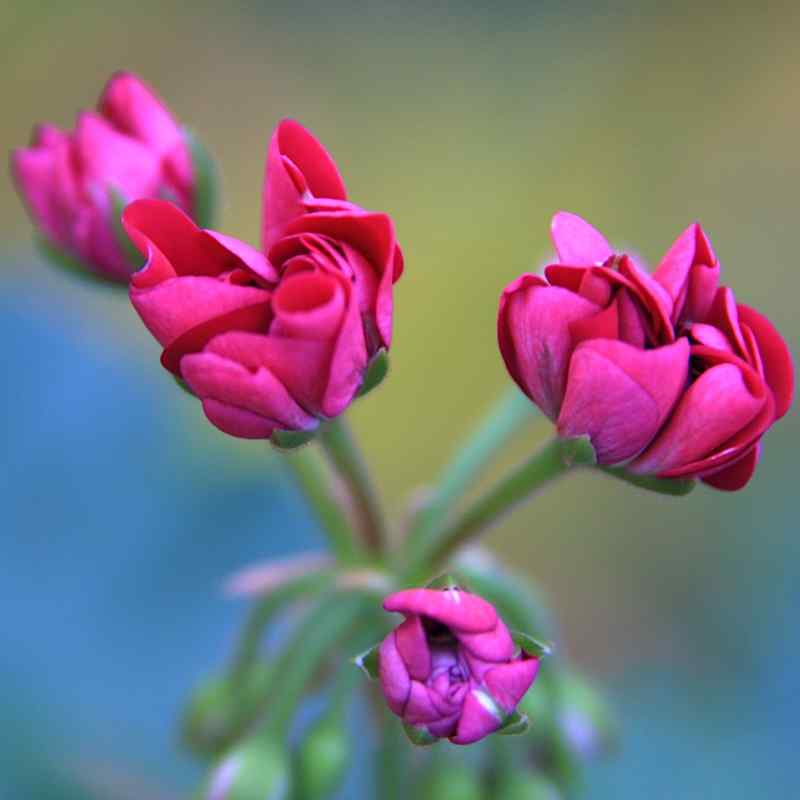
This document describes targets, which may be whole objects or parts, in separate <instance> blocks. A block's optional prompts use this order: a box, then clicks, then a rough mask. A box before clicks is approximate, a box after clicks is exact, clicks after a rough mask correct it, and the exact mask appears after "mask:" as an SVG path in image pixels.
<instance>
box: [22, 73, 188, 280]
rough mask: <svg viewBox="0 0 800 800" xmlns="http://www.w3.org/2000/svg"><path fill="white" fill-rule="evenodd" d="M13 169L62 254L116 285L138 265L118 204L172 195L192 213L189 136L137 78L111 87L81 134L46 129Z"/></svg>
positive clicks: (84, 115)
mask: <svg viewBox="0 0 800 800" xmlns="http://www.w3.org/2000/svg"><path fill="white" fill-rule="evenodd" d="M11 168H12V173H13V176H14V180H15V182H16V184H17V189H18V190H19V193H20V195H21V196H22V198H23V200H24V201H25V203H26V205H27V207H28V210H29V212H30V215H31V217H32V219H33V222H34V224H35V225H36V227H37V228H38V229H39V231H40V232H41V234H42V235H43V236H44V238H45V239H46V240H47V241H48V242H49V243H50V244H51V245H53V246H54V247H56V248H57V249H58V250H61V251H63V252H65V253H66V254H68V255H69V256H71V257H72V258H73V259H77V260H78V261H80V262H81V263H82V264H83V265H85V267H86V268H87V269H88V270H90V271H92V272H95V273H97V274H100V275H103V276H104V277H106V278H109V279H111V280H116V281H120V282H127V280H128V278H129V276H130V273H131V272H132V269H133V268H132V265H131V264H130V263H129V262H128V259H127V258H126V255H125V252H124V251H123V248H122V247H121V245H120V243H119V241H118V238H117V232H116V228H115V224H116V220H115V219H114V213H115V211H114V209H115V198H114V196H113V195H114V193H115V194H116V195H118V197H119V202H120V203H121V204H122V205H124V204H125V203H126V202H129V201H131V200H135V199H137V198H141V197H157V196H168V197H171V198H174V199H175V200H176V201H177V202H178V203H179V204H180V205H181V207H182V208H184V209H185V210H186V211H188V212H190V213H191V211H192V203H193V198H192V192H193V183H192V163H191V155H190V152H189V148H188V146H187V143H186V140H185V137H184V134H183V133H182V131H181V129H180V128H179V126H178V124H177V123H176V122H175V120H174V119H173V117H172V116H171V115H170V113H169V111H168V110H167V109H166V107H165V106H164V105H163V104H162V103H161V101H160V100H159V99H158V98H157V97H156V96H155V94H154V93H153V92H152V90H151V89H150V88H148V87H147V86H146V85H145V84H144V83H142V81H141V80H139V78H137V77H136V76H135V75H132V74H130V73H124V72H121V73H117V74H116V75H114V77H112V78H111V80H110V81H109V82H108V84H107V86H106V88H105V90H104V92H103V94H102V96H101V98H100V103H99V106H98V110H97V111H84V112H81V113H80V114H79V115H78V119H77V124H76V127H75V130H74V131H72V132H64V131H61V130H59V129H58V128H56V127H55V126H53V125H49V124H45V125H41V126H39V127H38V128H36V129H35V131H34V134H33V142H32V145H31V147H27V148H21V149H19V150H16V151H14V153H12V157H11Z"/></svg>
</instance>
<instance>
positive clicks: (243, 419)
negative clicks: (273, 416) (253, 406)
mask: <svg viewBox="0 0 800 800" xmlns="http://www.w3.org/2000/svg"><path fill="white" fill-rule="evenodd" d="M202 402H203V412H204V413H205V415H206V418H207V419H208V421H209V422H210V423H211V424H212V425H214V426H215V427H216V428H219V430H221V431H222V432H223V433H227V434H228V435H229V436H237V437H238V438H240V439H269V437H270V436H272V434H273V432H274V431H275V429H276V428H278V427H280V426H279V425H278V423H277V422H275V420H270V419H267V418H266V417H262V416H260V415H259V414H255V413H254V412H252V411H245V410H244V409H243V408H237V407H236V406H229V405H226V404H225V403H220V402H219V401H218V400H213V399H212V398H210V397H207V398H205V399H204V400H203V401H202Z"/></svg>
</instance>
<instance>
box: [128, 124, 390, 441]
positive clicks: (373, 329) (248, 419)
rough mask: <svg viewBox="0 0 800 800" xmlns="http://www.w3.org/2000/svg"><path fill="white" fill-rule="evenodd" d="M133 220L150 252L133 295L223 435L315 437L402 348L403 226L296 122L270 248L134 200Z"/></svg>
mask: <svg viewBox="0 0 800 800" xmlns="http://www.w3.org/2000/svg"><path fill="white" fill-rule="evenodd" d="M123 224H124V226H125V229H126V230H127V232H128V234H129V235H130V237H131V239H132V240H133V241H134V243H135V244H136V246H137V247H138V248H139V250H140V251H141V252H142V253H143V254H144V255H146V257H147V263H146V265H145V267H144V269H142V270H141V271H140V272H137V273H136V274H135V275H134V276H133V278H132V280H131V289H130V295H131V301H132V302H133V305H134V307H135V308H136V310H137V311H138V313H139V315H140V316H141V318H142V320H143V322H144V323H145V325H146V326H147V328H148V329H149V330H150V332H151V333H152V334H153V336H154V337H155V338H156V339H157V340H158V341H159V342H160V343H161V345H162V346H163V347H164V351H163V354H162V357H161V361H162V363H163V365H164V366H165V367H166V368H167V369H168V370H170V371H171V372H173V373H174V374H175V375H176V376H179V377H181V378H182V379H183V380H185V381H186V383H187V384H188V385H189V387H190V388H191V390H192V391H193V392H194V393H195V394H196V395H197V396H198V397H199V398H200V399H201V400H202V403H203V409H204V411H205V413H206V416H207V417H208V418H209V420H210V421H211V422H212V423H214V425H216V426H217V427H218V428H220V429H221V430H223V431H225V432H226V433H229V434H232V435H234V436H240V437H245V438H268V437H270V436H271V435H272V433H273V432H274V431H275V430H278V429H280V430H294V431H307V430H313V429H314V428H315V427H316V426H317V425H318V424H319V421H320V419H324V418H330V417H335V416H337V415H338V414H340V413H342V411H343V410H344V409H345V408H347V406H348V405H349V404H350V402H351V401H352V400H353V398H354V397H355V395H356V393H357V392H358V390H359V389H360V387H361V384H362V382H363V379H364V374H365V371H366V369H367V367H368V365H369V363H370V361H371V359H372V358H374V357H375V356H376V355H377V354H378V353H379V352H380V351H382V350H387V349H388V348H389V346H390V344H391V337H392V285H393V284H394V282H395V281H396V280H397V279H398V278H399V277H400V275H401V273H402V269H403V261H402V255H401V252H400V249H399V247H398V246H397V243H396V241H395V233H394V225H393V223H392V220H391V219H390V217H388V216H387V215H386V214H377V213H371V212H368V211H364V210H363V209H361V208H359V207H358V206H355V205H353V204H352V203H349V202H348V201H347V195H346V191H345V187H344V183H343V181H342V178H341V176H340V175H339V171H338V170H337V168H336V165H335V163H334V161H333V160H332V158H331V157H330V155H329V154H328V153H327V152H326V150H325V149H324V148H323V147H322V145H320V144H319V142H318V141H317V140H316V139H315V138H314V137H313V136H312V135H311V134H310V133H309V132H308V131H307V130H305V129H304V128H303V127H302V126H300V125H299V124H297V123H296V122H292V121H284V122H282V123H281V124H280V125H279V126H278V128H277V130H276V132H275V134H274V136H273V137H272V141H271V142H270V146H269V153H268V157H267V168H266V179H265V187H264V217H263V234H262V241H263V252H259V251H258V250H256V249H254V248H253V247H251V246H250V245H247V244H245V243H244V242H241V241H239V240H237V239H233V238H231V237H229V236H225V235H224V234H221V233H217V232H215V231H208V230H201V229H200V228H198V227H197V226H196V225H195V224H194V223H193V222H192V220H191V219H190V218H189V217H188V216H187V215H186V214H184V213H183V212H182V211H181V210H180V209H179V208H177V207H176V206H174V205H171V204H170V203H167V202H165V201H163V200H140V201H138V202H135V203H133V204H132V205H130V206H129V207H128V208H126V210H125V213H124V214H123Z"/></svg>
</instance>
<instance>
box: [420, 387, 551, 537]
mask: <svg viewBox="0 0 800 800" xmlns="http://www.w3.org/2000/svg"><path fill="white" fill-rule="evenodd" d="M535 412H536V406H534V405H533V403H532V402H531V401H530V400H529V399H528V398H527V397H526V396H525V395H524V394H522V392H520V391H519V389H517V387H516V386H514V387H512V388H511V389H510V390H509V391H508V392H507V393H506V394H505V395H504V396H503V397H501V398H500V400H499V401H498V402H497V403H496V404H495V405H494V407H493V408H492V409H491V410H490V411H489V413H488V414H487V415H486V416H485V417H484V418H483V419H482V420H481V422H480V423H479V425H478V427H477V428H476V430H475V432H474V434H473V435H472V436H471V437H470V439H469V440H468V441H467V442H466V444H464V445H463V446H462V447H461V449H460V450H458V452H457V453H456V454H455V456H453V458H452V460H451V461H450V463H449V464H448V465H447V466H446V467H445V469H444V470H443V472H442V477H441V480H440V482H439V484H438V486H437V488H436V492H435V494H434V496H433V498H432V499H431V500H430V502H429V503H428V504H427V505H426V506H425V508H424V509H423V510H422V511H421V512H420V513H419V515H418V516H417V518H416V520H415V521H414V527H413V528H412V531H411V534H410V536H409V539H408V543H407V546H408V548H409V549H410V550H411V551H412V552H413V551H414V550H415V549H417V548H418V547H420V546H421V545H420V543H421V542H422V541H423V540H424V539H426V538H427V537H428V536H430V535H431V533H432V532H433V531H434V530H435V529H436V528H438V527H440V526H441V525H442V524H443V523H444V521H445V520H446V518H447V516H448V513H449V512H450V509H451V508H452V506H453V505H454V504H455V503H457V502H458V501H459V500H460V499H461V498H462V497H463V495H464V494H465V493H466V491H467V489H469V487H470V486H471V485H472V483H473V482H474V481H475V479H476V478H477V477H478V476H479V475H480V473H481V472H482V471H483V469H485V467H486V465H487V464H488V462H489V461H490V460H491V459H492V458H493V457H494V456H495V455H496V454H497V453H498V452H499V451H500V450H502V449H503V448H504V447H505V446H506V444H507V443H508V440H509V439H511V437H512V436H513V435H514V434H515V433H516V432H517V431H518V430H519V428H520V427H522V425H524V424H525V423H526V422H528V421H529V420H530V419H532V418H533V416H534V414H535Z"/></svg>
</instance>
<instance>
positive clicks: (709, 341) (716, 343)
mask: <svg viewBox="0 0 800 800" xmlns="http://www.w3.org/2000/svg"><path fill="white" fill-rule="evenodd" d="M690 333H691V336H692V339H693V340H694V341H695V342H697V343H698V344H702V345H704V346H705V347H713V348H714V349H715V350H722V351H723V352H725V353H730V354H731V355H734V352H733V347H732V346H731V343H730V341H729V340H728V337H727V336H726V335H725V334H724V333H723V332H722V331H721V330H720V329H719V328H715V327H714V326H713V325H706V324H704V323H702V322H696V323H695V324H694V325H692V327H691V328H690Z"/></svg>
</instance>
